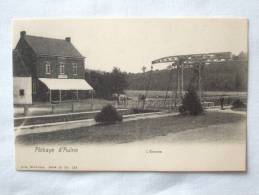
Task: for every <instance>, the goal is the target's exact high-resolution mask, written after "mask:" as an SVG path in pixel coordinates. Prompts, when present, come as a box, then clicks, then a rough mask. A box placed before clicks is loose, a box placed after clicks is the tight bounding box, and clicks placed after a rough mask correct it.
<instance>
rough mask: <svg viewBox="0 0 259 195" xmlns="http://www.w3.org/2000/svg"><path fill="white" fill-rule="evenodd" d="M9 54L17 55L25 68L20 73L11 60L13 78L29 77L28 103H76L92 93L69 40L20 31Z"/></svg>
mask: <svg viewBox="0 0 259 195" xmlns="http://www.w3.org/2000/svg"><path fill="white" fill-rule="evenodd" d="M13 53H14V54H15V55H17V54H18V55H19V56H20V60H22V61H23V63H22V64H23V65H24V67H25V68H24V69H21V70H20V67H19V66H20V65H19V63H17V62H16V63H15V61H13V66H14V73H15V74H14V77H20V76H22V75H24V74H25V71H26V72H27V74H28V75H30V77H31V94H32V95H31V96H32V102H38V101H39V102H42V101H44V102H46V101H49V102H61V101H67V100H78V99H80V98H84V97H86V95H87V93H88V92H89V91H91V90H93V89H92V87H91V86H90V85H89V84H88V83H87V82H86V81H85V79H84V72H85V67H84V60H85V57H84V56H82V55H81V54H80V53H79V51H78V50H77V49H76V48H75V47H74V45H73V44H72V43H71V38H69V37H67V38H65V39H64V40H62V39H53V38H45V37H37V36H30V35H26V32H25V31H22V32H21V33H20V40H19V41H18V43H17V45H16V47H15V50H14V52H13ZM18 62H19V59H18ZM18 69H19V71H18Z"/></svg>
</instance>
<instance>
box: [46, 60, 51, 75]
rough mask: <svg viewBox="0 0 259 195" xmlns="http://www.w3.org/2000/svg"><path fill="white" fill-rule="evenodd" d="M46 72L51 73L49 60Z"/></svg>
mask: <svg viewBox="0 0 259 195" xmlns="http://www.w3.org/2000/svg"><path fill="white" fill-rule="evenodd" d="M46 74H51V67H50V63H49V62H47V63H46Z"/></svg>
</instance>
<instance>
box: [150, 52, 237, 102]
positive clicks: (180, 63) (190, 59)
mask: <svg viewBox="0 0 259 195" xmlns="http://www.w3.org/2000/svg"><path fill="white" fill-rule="evenodd" d="M231 59H232V53H231V52H216V53H201V54H189V55H176V56H167V57H163V58H159V59H156V60H153V61H152V63H151V69H153V66H154V65H156V64H159V63H170V64H171V68H172V69H176V71H177V74H176V82H177V85H176V89H172V94H173V92H175V106H176V104H177V99H178V98H179V97H178V94H180V97H181V98H183V91H184V69H185V68H198V93H199V98H200V99H202V76H201V75H202V73H201V72H202V67H203V66H204V65H209V64H211V63H218V62H224V61H228V60H231ZM151 71H152V70H151ZM172 99H173V98H172Z"/></svg>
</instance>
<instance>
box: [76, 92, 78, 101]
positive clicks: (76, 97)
mask: <svg viewBox="0 0 259 195" xmlns="http://www.w3.org/2000/svg"><path fill="white" fill-rule="evenodd" d="M76 99H77V100H78V90H76Z"/></svg>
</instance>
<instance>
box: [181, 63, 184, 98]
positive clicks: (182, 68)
mask: <svg viewBox="0 0 259 195" xmlns="http://www.w3.org/2000/svg"><path fill="white" fill-rule="evenodd" d="M183 65H184V64H183V62H181V98H183V86H184V85H183V71H184V67H183Z"/></svg>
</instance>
